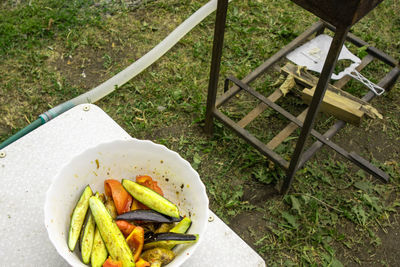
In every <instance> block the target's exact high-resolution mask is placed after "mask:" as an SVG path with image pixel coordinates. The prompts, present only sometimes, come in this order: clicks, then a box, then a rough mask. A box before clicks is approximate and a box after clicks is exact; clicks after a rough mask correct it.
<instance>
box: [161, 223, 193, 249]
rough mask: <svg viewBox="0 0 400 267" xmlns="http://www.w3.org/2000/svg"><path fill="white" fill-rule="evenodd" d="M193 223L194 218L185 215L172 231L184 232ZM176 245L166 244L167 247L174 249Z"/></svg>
mask: <svg viewBox="0 0 400 267" xmlns="http://www.w3.org/2000/svg"><path fill="white" fill-rule="evenodd" d="M191 225H192V220H191V219H190V218H189V217H184V218H183V219H182V220H181V221H180V222H178V223H177V224H176V225H175V226H174V227H172V229H171V230H169V232H170V233H178V234H184V233H186V232H187V231H188V230H189V228H190V226H191ZM174 247H175V245H169V246H166V248H167V249H173V248H174Z"/></svg>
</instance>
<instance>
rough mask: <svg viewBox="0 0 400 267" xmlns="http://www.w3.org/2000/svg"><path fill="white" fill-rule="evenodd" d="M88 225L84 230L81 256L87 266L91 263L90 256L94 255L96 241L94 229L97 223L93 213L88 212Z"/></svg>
mask: <svg viewBox="0 0 400 267" xmlns="http://www.w3.org/2000/svg"><path fill="white" fill-rule="evenodd" d="M87 217H88V218H87V221H86V224H85V226H84V228H83V235H82V239H81V242H80V243H81V255H82V261H83V263H85V264H88V263H89V262H90V255H91V253H92V247H93V240H94V229H95V226H96V225H95V222H94V218H93V215H92V213H91V212H90V210H89V212H88V216H87Z"/></svg>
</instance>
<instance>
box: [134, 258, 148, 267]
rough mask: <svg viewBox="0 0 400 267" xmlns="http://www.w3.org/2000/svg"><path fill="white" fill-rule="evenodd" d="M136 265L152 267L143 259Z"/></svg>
mask: <svg viewBox="0 0 400 267" xmlns="http://www.w3.org/2000/svg"><path fill="white" fill-rule="evenodd" d="M135 264H136V266H135V267H150V263H149V262H147V261H145V260H144V259H142V258H139V260H138V261H137V262H135Z"/></svg>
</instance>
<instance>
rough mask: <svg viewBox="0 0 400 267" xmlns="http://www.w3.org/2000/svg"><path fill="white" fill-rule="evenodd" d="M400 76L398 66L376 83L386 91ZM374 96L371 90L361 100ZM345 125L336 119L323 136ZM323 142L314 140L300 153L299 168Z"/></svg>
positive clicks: (327, 136) (370, 98)
mask: <svg viewBox="0 0 400 267" xmlns="http://www.w3.org/2000/svg"><path fill="white" fill-rule="evenodd" d="M399 76H400V69H399V68H393V69H392V70H391V71H390V72H389V73H388V74H387V75H386V76H385V77H384V78H383V79H382V80H381V81H380V82H379V83H378V85H379V86H380V87H382V88H385V89H386V90H387V91H389V90H390V89H391V87H392V86H393V85H394V83H395V82H396V80H397V78H398V77H399ZM374 97H375V94H374V93H373V92H371V91H369V92H368V93H367V94H366V95H365V96H364V97H362V100H364V101H367V102H369V101H371V100H372V99H373V98H374ZM345 125H346V122H344V121H342V120H338V121H336V123H335V124H334V125H332V126H331V128H329V129H328V131H326V132H325V133H324V134H323V136H324V137H325V138H329V139H331V138H332V137H333V136H334V135H335V134H336V133H337V132H338V131H339V130H340V129H342V128H343V127H344V126H345ZM323 145H324V144H323V143H321V142H319V141H316V142H314V143H313V144H312V145H311V146H310V147H309V148H308V149H307V151H305V152H304V153H303V155H302V158H301V160H300V162H299V168H302V167H303V166H304V164H305V163H306V162H307V161H308V160H309V159H310V158H311V157H312V156H314V154H315V153H316V152H317V151H318V150H319V149H321V148H322V146H323Z"/></svg>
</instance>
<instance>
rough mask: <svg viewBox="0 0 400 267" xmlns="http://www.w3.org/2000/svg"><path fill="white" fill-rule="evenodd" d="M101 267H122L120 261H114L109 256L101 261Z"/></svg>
mask: <svg viewBox="0 0 400 267" xmlns="http://www.w3.org/2000/svg"><path fill="white" fill-rule="evenodd" d="M103 267H122V261H115V260H113V259H112V258H111V257H108V259H107V260H106V261H105V262H104V263H103Z"/></svg>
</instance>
